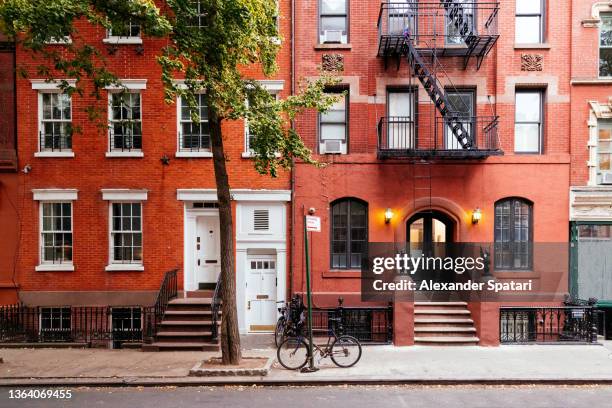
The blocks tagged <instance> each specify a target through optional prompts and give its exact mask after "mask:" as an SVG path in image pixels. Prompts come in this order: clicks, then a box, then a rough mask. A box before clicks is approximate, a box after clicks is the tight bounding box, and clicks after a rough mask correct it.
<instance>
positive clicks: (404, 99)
mask: <svg viewBox="0 0 612 408" xmlns="http://www.w3.org/2000/svg"><path fill="white" fill-rule="evenodd" d="M416 94H417V92H416V90H413V89H389V90H388V92H387V116H388V118H387V121H388V124H387V147H388V148H389V149H414V147H415V146H416V120H415V119H416V112H415V109H416V104H415V100H416Z"/></svg>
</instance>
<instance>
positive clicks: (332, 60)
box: [322, 53, 344, 72]
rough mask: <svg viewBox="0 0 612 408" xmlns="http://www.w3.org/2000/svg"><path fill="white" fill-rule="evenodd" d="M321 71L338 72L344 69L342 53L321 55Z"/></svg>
mask: <svg viewBox="0 0 612 408" xmlns="http://www.w3.org/2000/svg"><path fill="white" fill-rule="evenodd" d="M322 67H323V71H328V72H339V71H344V55H342V54H337V53H334V54H323V56H322Z"/></svg>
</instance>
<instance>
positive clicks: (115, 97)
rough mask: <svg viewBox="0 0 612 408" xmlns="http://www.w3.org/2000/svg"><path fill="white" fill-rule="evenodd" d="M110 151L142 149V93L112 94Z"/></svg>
mask: <svg viewBox="0 0 612 408" xmlns="http://www.w3.org/2000/svg"><path fill="white" fill-rule="evenodd" d="M109 116H110V151H111V152H113V151H128V152H130V151H134V150H135V151H141V150H142V112H141V101H140V93H138V92H114V93H111V94H110V113H109Z"/></svg>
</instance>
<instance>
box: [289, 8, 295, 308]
mask: <svg viewBox="0 0 612 408" xmlns="http://www.w3.org/2000/svg"><path fill="white" fill-rule="evenodd" d="M294 39H295V0H291V40H290V43H291V68H290V71H291V72H290V73H289V75H290V77H289V78H290V79H289V80H290V82H291V95H294V94H295V40H294ZM291 129H293V130H295V123H294V121H293V120H292V121H291ZM291 165H292V166H291V185H290V188H291V223H290V227H289V239H290V240H291V253H290V255H289V298H291V297H292V296H293V256H294V254H295V239H294V231H295V159H292V160H291Z"/></svg>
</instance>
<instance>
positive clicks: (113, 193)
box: [100, 188, 149, 201]
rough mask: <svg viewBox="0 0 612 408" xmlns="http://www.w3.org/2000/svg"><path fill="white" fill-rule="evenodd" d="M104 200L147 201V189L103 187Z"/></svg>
mask: <svg viewBox="0 0 612 408" xmlns="http://www.w3.org/2000/svg"><path fill="white" fill-rule="evenodd" d="M100 191H101V192H102V200H104V201H147V198H148V193H149V190H145V189H142V190H132V189H127V188H103V189H101V190H100Z"/></svg>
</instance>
